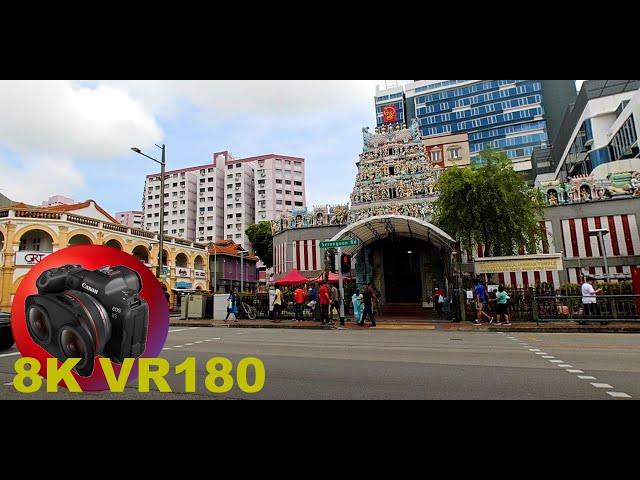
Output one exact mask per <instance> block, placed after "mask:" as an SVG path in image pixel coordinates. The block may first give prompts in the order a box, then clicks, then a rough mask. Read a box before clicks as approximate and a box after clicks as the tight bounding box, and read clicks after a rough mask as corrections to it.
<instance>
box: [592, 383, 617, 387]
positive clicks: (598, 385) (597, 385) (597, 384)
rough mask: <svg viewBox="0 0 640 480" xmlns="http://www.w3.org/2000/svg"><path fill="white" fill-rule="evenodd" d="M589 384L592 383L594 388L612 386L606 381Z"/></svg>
mask: <svg viewBox="0 0 640 480" xmlns="http://www.w3.org/2000/svg"><path fill="white" fill-rule="evenodd" d="M591 385H593V386H594V387H596V388H613V387H612V386H611V385H609V384H608V383H592V384H591Z"/></svg>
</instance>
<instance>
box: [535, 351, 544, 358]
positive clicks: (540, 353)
mask: <svg viewBox="0 0 640 480" xmlns="http://www.w3.org/2000/svg"><path fill="white" fill-rule="evenodd" d="M546 354H547V352H536V355H546ZM542 358H546V357H542Z"/></svg>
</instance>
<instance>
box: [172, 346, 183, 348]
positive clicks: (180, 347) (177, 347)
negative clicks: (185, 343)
mask: <svg viewBox="0 0 640 480" xmlns="http://www.w3.org/2000/svg"><path fill="white" fill-rule="evenodd" d="M173 348H182V345H174V346H173Z"/></svg>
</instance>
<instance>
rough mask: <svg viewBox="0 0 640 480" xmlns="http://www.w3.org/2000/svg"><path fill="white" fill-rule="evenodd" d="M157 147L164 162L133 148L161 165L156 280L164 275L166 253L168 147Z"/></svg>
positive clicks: (163, 145)
mask: <svg viewBox="0 0 640 480" xmlns="http://www.w3.org/2000/svg"><path fill="white" fill-rule="evenodd" d="M156 147H158V148H159V149H160V150H162V160H160V161H159V160H156V159H155V158H153V157H150V156H149V155H147V154H146V153H143V152H142V151H141V150H140V149H139V148H136V147H133V148H131V150H133V151H134V152H136V153H138V154H140V155H142V156H143V157H147V158H148V159H150V160H153V161H154V162H156V163H159V164H160V232H159V235H158V240H159V243H160V246H159V247H160V251H159V252H158V266H157V267H156V278H158V279H159V278H160V276H161V275H162V267H163V263H164V262H163V261H162V254H163V253H164V180H165V179H164V171H165V165H166V162H165V152H166V146H165V144H164V143H163V144H162V146H160V145H157V144H156Z"/></svg>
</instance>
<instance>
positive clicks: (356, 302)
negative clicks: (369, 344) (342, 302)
mask: <svg viewBox="0 0 640 480" xmlns="http://www.w3.org/2000/svg"><path fill="white" fill-rule="evenodd" d="M351 303H353V318H354V320H355V322H356V323H360V322H361V321H362V311H363V310H364V304H363V303H362V293H359V292H356V293H354V294H353V295H352V296H351Z"/></svg>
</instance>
